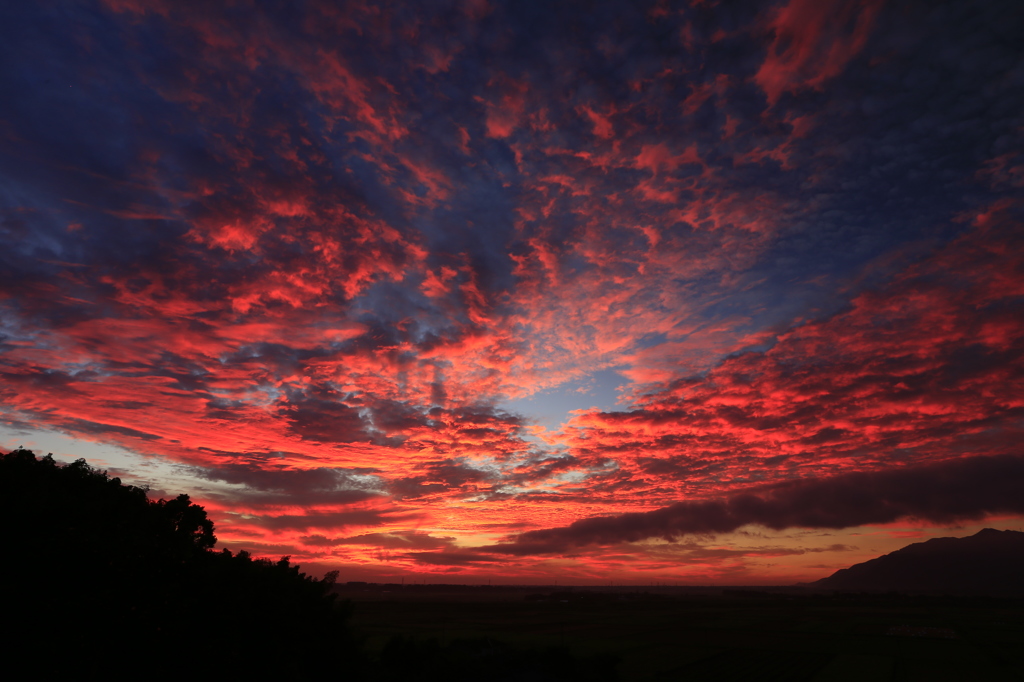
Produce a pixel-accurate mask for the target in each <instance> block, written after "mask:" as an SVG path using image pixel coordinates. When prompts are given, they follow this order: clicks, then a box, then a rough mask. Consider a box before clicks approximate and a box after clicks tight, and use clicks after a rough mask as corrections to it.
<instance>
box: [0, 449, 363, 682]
mask: <svg viewBox="0 0 1024 682" xmlns="http://www.w3.org/2000/svg"><path fill="white" fill-rule="evenodd" d="M0 542H2V543H3V548H4V553H5V557H6V558H5V560H4V561H3V562H2V563H3V569H2V575H0V581H2V583H0V584H2V587H0V590H2V597H0V598H2V599H3V604H4V612H5V620H6V621H7V622H6V625H7V629H8V630H13V634H12V635H10V636H8V637H7V638H6V641H5V642H4V645H5V650H6V651H7V652H8V653H7V654H6V655H5V658H6V661H5V662H6V663H7V664H8V666H11V665H13V664H14V663H15V662H16V661H17V659H21V662H22V663H25V664H28V665H30V666H31V668H30V669H31V670H33V671H34V673H33V676H42V677H46V676H49V675H52V674H69V673H70V674H75V675H76V676H84V675H89V674H102V675H105V676H110V675H114V676H117V672H116V671H121V672H122V673H124V674H128V673H129V671H133V673H135V674H140V675H145V676H147V677H154V676H155V677H169V676H171V675H181V674H187V673H195V672H198V671H200V670H201V671H204V672H210V673H219V674H232V675H235V674H245V675H246V676H252V672H253V671H257V672H258V674H257V675H256V676H257V677H260V678H262V677H264V676H281V677H283V678H285V679H304V678H310V677H313V676H320V675H322V674H323V673H329V675H330V677H331V678H332V679H345V678H346V677H349V678H355V677H358V676H360V667H359V665H358V663H359V660H360V659H359V657H358V656H357V655H356V649H355V647H354V646H353V645H352V642H351V638H350V636H349V634H348V631H347V628H346V625H345V621H346V617H347V612H346V609H345V608H343V607H341V606H339V605H337V604H335V603H334V602H335V595H333V594H332V593H331V586H332V584H333V581H334V577H335V576H328V578H326V579H324V580H316V579H313V578H311V577H309V576H306V575H305V574H303V573H300V572H299V568H298V567H297V566H293V565H291V564H290V562H289V559H288V558H287V557H286V558H283V559H281V560H280V561H278V562H271V561H269V560H265V559H253V558H252V557H251V556H250V555H249V554H248V553H246V552H244V551H243V552H239V553H238V554H232V553H231V552H229V551H228V550H224V551H222V552H214V551H212V547H213V545H214V543H215V542H216V539H215V537H214V528H213V523H212V522H211V521H210V520H209V519H208V518H207V516H206V511H205V510H204V509H203V508H202V507H200V506H198V505H196V504H193V503H192V502H191V501H190V500H189V498H188V496H187V495H179V496H178V497H177V498H175V499H173V500H159V501H150V500H149V499H148V498H147V496H146V491H145V490H143V489H141V488H138V487H135V486H129V485H124V484H122V483H121V481H120V480H119V479H117V478H110V477H109V476H108V475H107V474H106V473H105V472H99V471H96V470H94V469H92V468H91V467H90V466H89V465H88V464H86V462H85V460H78V461H77V462H74V463H73V464H70V465H67V466H59V465H57V463H56V462H54V460H53V458H52V457H50V456H47V457H45V458H43V459H37V458H36V457H35V456H34V455H33V453H32V452H31V451H28V450H21V449H19V450H15V451H13V452H11V453H9V454H7V455H2V456H0Z"/></svg>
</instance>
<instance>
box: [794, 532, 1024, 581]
mask: <svg viewBox="0 0 1024 682" xmlns="http://www.w3.org/2000/svg"><path fill="white" fill-rule="evenodd" d="M810 587H813V588H819V589H828V590H852V591H864V592H876V591H877V592H892V591H896V592H911V593H948V594H991V595H1011V594H1012V595H1024V533H1022V532H1019V531H1015V530H996V529H994V528H985V529H984V530H981V531H979V532H977V533H975V534H974V535H971V536H969V537H965V538H934V539H932V540H928V541H927V542H917V543H914V544H912V545H908V546H906V547H904V548H903V549H899V550H897V551H895V552H891V553H889V554H885V555H883V556H880V557H878V558H877V559H871V560H870V561H865V562H864V563H860V564H854V565H853V566H850V567H849V568H843V569H840V570H838V571H836V572H835V573H833V574H832V575H831V576H829V577H827V578H824V579H822V580H818V581H817V582H814V583H811V584H810Z"/></svg>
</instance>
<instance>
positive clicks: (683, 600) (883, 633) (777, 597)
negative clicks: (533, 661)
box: [338, 585, 1024, 682]
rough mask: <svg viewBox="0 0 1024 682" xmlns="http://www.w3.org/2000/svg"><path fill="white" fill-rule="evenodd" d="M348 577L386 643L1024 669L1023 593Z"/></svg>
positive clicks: (800, 670)
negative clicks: (545, 585) (434, 582)
mask: <svg viewBox="0 0 1024 682" xmlns="http://www.w3.org/2000/svg"><path fill="white" fill-rule="evenodd" d="M556 590H557V588H555V589H538V588H497V587H496V588H486V587H483V588H467V587H462V588H458V589H456V588H454V587H452V588H447V589H446V588H437V589H434V588H431V586H419V585H417V586H412V587H410V586H405V587H403V586H391V589H381V587H380V586H376V587H374V586H367V587H361V586H356V587H351V586H348V587H347V586H339V588H338V591H339V593H340V596H341V598H343V599H350V600H351V601H352V602H353V617H352V625H353V627H354V629H355V630H356V632H357V633H360V634H361V635H362V636H363V637H365V638H366V644H367V647H368V649H369V650H370V651H371V653H373V652H379V651H380V650H381V649H382V648H383V647H384V645H385V643H386V642H387V641H388V640H389V639H390V638H392V637H393V636H395V635H402V636H405V637H412V638H415V639H416V640H431V639H433V640H436V641H437V642H438V643H439V644H440V645H441V646H445V645H446V644H448V643H450V642H452V641H455V640H458V639H474V638H484V637H485V638H492V639H494V640H498V641H500V642H503V643H505V644H507V645H510V646H512V647H516V648H522V649H541V648H549V647H564V648H566V649H568V650H569V652H570V653H571V654H572V655H574V656H577V657H588V656H594V655H607V654H613V655H615V656H616V657H617V658H618V674H619V679H621V680H623V681H626V682H631V681H633V680H638V681H639V680H644V681H651V682H654V681H655V680H737V681H740V680H808V681H813V682H830V681H834V682H839V681H846V680H870V681H876V680H877V681H880V682H885V681H893V682H904V681H907V682H910V681H917V680H922V681H923V680H929V681H935V680H971V681H980V680H986V681H987V680H992V681H1001V680H1022V681H1024V600H1021V599H1019V598H1018V599H997V598H981V597H934V596H931V597H928V596H900V595H875V596H872V595H823V594H806V593H802V592H800V591H799V590H790V591H786V590H778V591H770V590H769V591H751V590H718V589H715V590H711V589H703V590H702V589H695V588H689V589H688V588H603V589H601V590H597V589H594V588H576V589H573V590H567V589H565V588H562V591H556Z"/></svg>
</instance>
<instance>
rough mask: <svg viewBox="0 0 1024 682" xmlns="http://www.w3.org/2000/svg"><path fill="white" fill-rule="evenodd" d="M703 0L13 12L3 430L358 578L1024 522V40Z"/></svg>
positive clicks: (754, 557) (825, 560)
mask: <svg viewBox="0 0 1024 682" xmlns="http://www.w3.org/2000/svg"><path fill="white" fill-rule="evenodd" d="M692 5H693V6H690V7H683V8H678V9H673V10H671V11H670V10H669V9H667V8H666V7H663V6H662V4H661V3H651V4H650V7H647V8H646V9H644V10H641V9H639V5H636V3H611V5H610V6H609V9H608V11H609V12H614V13H615V16H616V17H617V18H616V20H615V21H610V22H608V24H607V25H604V24H602V23H601V22H597V24H595V23H594V22H593V21H592V20H591V19H590V18H588V17H584V16H580V15H579V14H578V12H576V11H574V10H572V9H571V8H568V7H566V8H558V9H550V10H546V11H550V12H553V13H555V14H558V17H556V18H557V19H558V21H554V22H553V23H552V22H548V21H545V22H537V21H535V20H534V16H533V14H531V12H532V11H533V10H531V9H530V7H529V6H531V3H502V2H490V3H461V4H460V3H454V4H453V5H452V7H451V8H449V9H450V11H447V10H446V11H445V12H436V13H435V12H434V11H433V10H428V9H426V8H421V9H416V10H410V11H409V12H408V13H404V12H398V11H395V10H394V8H390V7H383V6H382V7H378V6H377V4H376V3H362V2H353V3H347V4H345V6H344V9H339V6H338V5H337V3H331V2H320V1H314V2H310V3H308V4H307V5H304V7H303V9H302V10H294V12H291V13H287V12H285V13H279V14H276V13H275V12H274V11H271V10H269V9H260V8H251V9H250V10H248V11H245V12H241V13H238V15H237V16H236V14H233V13H232V12H230V11H228V10H225V9H223V8H219V7H215V6H213V5H211V6H210V7H203V8H200V9H196V10H195V11H194V12H192V11H190V12H189V13H187V14H185V13H182V12H180V10H179V9H177V8H176V5H175V4H174V3H171V2H168V1H167V0H116V1H115V0H105V1H103V2H97V4H96V7H94V8H93V9H94V10H95V17H96V19H95V22H94V23H90V24H88V25H86V24H83V23H82V22H78V23H75V22H71V23H70V24H67V23H62V22H64V20H62V19H60V18H58V17H55V16H51V15H50V14H47V13H46V12H43V11H42V10H40V12H42V14H41V15H40V17H37V18H36V19H38V21H37V22H36V23H33V22H35V21H36V19H33V18H32V17H33V16H34V15H32V10H30V9H26V10H24V12H25V14H24V16H22V15H20V14H19V17H21V19H19V21H21V20H24V24H25V26H26V27H30V26H35V25H36V24H37V23H38V24H39V25H40V26H43V25H45V26H47V27H49V28H48V29H47V31H48V32H46V31H44V32H43V33H40V34H38V35H36V34H35V33H33V31H37V29H30V28H25V29H24V34H25V36H26V37H25V40H34V41H35V42H34V43H33V44H35V45H39V46H40V47H39V48H38V49H39V51H40V52H39V53H40V55H41V56H40V57H39V59H38V60H37V61H36V63H35V64H32V65H25V66H24V67H23V71H19V72H18V73H17V74H15V75H12V76H9V78H11V79H14V80H12V81H11V82H12V83H15V85H17V84H20V83H23V82H24V83H44V84H48V83H51V82H57V81H60V82H61V83H65V84H66V83H67V82H71V83H73V84H74V87H72V88H67V89H63V88H62V89H61V90H60V91H59V92H58V91H56V90H54V91H52V92H51V91H50V90H47V89H46V88H47V87H49V86H48V85H45V87H44V86H39V89H38V90H32V93H33V94H31V96H27V97H26V99H25V101H24V102H19V104H18V106H19V107H21V108H18V109H17V111H13V113H12V114H11V116H10V117H9V119H5V120H3V121H0V137H2V139H3V144H4V145H6V146H5V149H7V150H8V152H9V153H7V154H6V156H8V157H10V158H18V159H49V160H48V161H46V162H45V163H43V162H42V161H40V164H42V165H39V167H40V168H42V167H43V166H45V167H46V169H47V170H46V171H45V172H37V171H35V170H33V171H32V172H28V171H25V172H24V173H22V172H21V169H20V167H19V168H14V167H11V168H8V169H7V170H5V171H3V172H6V173H8V175H9V176H10V177H11V178H14V177H15V176H17V177H18V181H17V182H16V183H15V182H14V180H12V181H11V184H10V186H11V187H12V188H13V189H12V190H11V193H10V196H9V197H6V198H4V199H3V201H4V202H6V203H4V204H3V207H2V209H3V214H2V216H0V217H2V226H0V230H2V232H0V234H2V235H3V236H4V239H5V240H6V241H5V243H9V244H11V245H12V246H11V247H10V250H9V251H10V252H9V253H6V254H4V255H3V256H2V258H3V261H2V264H3V266H4V267H3V268H2V271H3V274H2V275H0V285H2V286H0V351H2V359H0V378H2V382H0V446H4V447H6V448H13V447H16V446H18V445H25V446H26V447H30V448H34V449H36V450H37V451H39V452H40V453H44V452H46V451H53V452H54V453H55V454H56V455H57V456H58V457H60V458H63V459H69V458H72V459H73V458H77V457H79V456H82V457H86V459H88V460H89V461H90V462H91V463H92V464H94V465H95V466H98V467H100V468H105V469H109V470H110V472H111V473H112V474H116V475H118V476H121V477H122V478H123V479H124V480H125V481H126V482H131V483H136V484H140V485H148V486H150V488H151V491H152V494H153V495H156V496H169V495H175V494H177V493H179V492H187V493H188V494H190V495H191V496H192V498H193V500H194V501H196V502H198V503H199V504H202V505H203V506H204V507H205V508H206V509H207V510H208V512H209V513H210V516H211V518H212V519H213V520H214V521H215V523H216V526H217V535H218V538H219V541H220V545H221V546H225V547H229V548H233V549H241V548H244V549H248V550H249V551H251V552H253V553H256V554H262V555H268V556H281V555H290V556H291V557H292V558H293V560H294V561H296V562H298V563H301V564H303V565H304V566H308V567H311V569H312V570H315V571H327V570H331V569H332V568H339V569H342V570H343V576H342V580H345V579H346V576H347V579H351V580H377V581H386V580H394V579H397V578H399V577H408V578H410V579H415V580H428V581H432V582H476V581H482V580H495V581H498V582H512V583H515V582H524V583H552V582H555V581H559V582H562V583H566V584H568V583H577V584H602V583H605V582H609V581H615V582H621V583H633V584H647V583H651V582H666V583H686V584H751V585H754V584H779V583H794V582H801V581H809V580H815V579H818V578H821V577H824V576H825V575H827V574H829V573H831V572H833V571H834V570H836V569H838V568H842V567H845V566H848V565H849V564H851V563H856V562H858V561H863V560H866V559H869V558H872V557H873V556H877V555H878V554H880V553H885V552H888V551H893V550H894V549H897V548H898V547H900V546H903V545H904V544H907V543H909V542H911V541H914V540H916V539H926V538H928V537H936V536H939V535H942V534H951V535H964V534H968V533H970V532H973V530H976V529H979V528H981V527H983V526H984V525H992V526H994V527H999V528H1016V527H1018V526H1020V525H1021V519H1024V503H1019V502H1015V501H1014V500H1013V499H1012V496H1010V495H1005V494H1004V492H1005V490H1006V489H1007V486H1009V485H1011V484H1012V483H1013V481H1016V480H1017V479H1016V478H1013V477H1015V476H1019V475H1024V473H1022V472H1024V467H1022V466H1021V465H1020V457H1021V453H1020V449H1019V443H1020V439H1021V436H1022V435H1024V314H1022V303H1024V242H1022V240H1021V237H1020V235H1021V234H1024V225H1022V210H1024V204H1022V203H1021V201H1020V193H1019V188H1020V187H1021V177H1022V171H1021V169H1022V168H1024V156H1022V155H1021V154H1019V153H1017V152H1014V151H1012V150H1014V149H1021V148H1024V146H1022V145H1020V144H1019V143H1020V142H1021V140H1020V137H1021V131H1022V130H1024V121H1022V120H1021V119H1020V116H1019V114H1017V113H1005V114H1000V113H997V112H1019V111H1022V110H1024V106H1017V105H1018V104H1021V105H1024V102H1020V101H1019V100H1020V99H1021V96H1020V94H1019V93H1016V94H1014V93H1012V92H1009V91H1010V90H1012V88H1009V87H1008V86H1006V85H1005V83H1006V82H1009V81H1008V80H1007V79H1008V78H1009V76H1008V75H1007V74H1005V73H1003V72H1002V71H1000V69H1001V68H1004V67H1001V66H999V65H1000V64H1004V63H1010V62H1011V61H1012V60H1011V59H1010V57H1011V56H1012V55H1009V56H1008V55H1003V56H1004V57H1006V58H1005V59H1003V58H1002V57H1000V59H996V58H995V57H992V58H991V59H988V58H986V60H981V61H984V65H982V64H981V63H980V61H979V60H977V59H966V58H963V59H960V58H958V60H957V61H956V63H955V64H952V63H949V64H948V63H946V61H944V60H946V59H947V55H946V52H947V50H946V49H945V48H944V47H943V46H946V45H953V46H956V50H961V52H962V51H968V50H970V49H971V48H970V45H974V44H979V41H981V42H984V39H980V38H976V37H975V38H969V37H968V38H962V37H961V36H959V34H958V33H957V31H958V30H959V29H958V26H959V24H958V22H957V20H955V19H953V18H950V19H948V21H947V23H945V24H942V25H941V26H937V25H936V26H932V28H931V29H929V30H930V31H932V33H929V32H924V31H923V30H921V29H918V28H915V27H914V26H911V25H908V22H907V21H906V20H905V19H904V18H901V17H898V16H895V15H894V14H892V12H893V11H894V10H891V8H889V7H887V6H886V5H885V4H884V3H882V2H879V1H876V0H829V1H828V2H809V1H808V0H785V1H782V2H777V3H768V4H765V3H751V4H750V5H749V6H747V5H746V4H745V3H739V5H737V7H736V9H735V10H734V11H732V12H730V11H726V10H725V9H724V8H722V7H718V6H717V5H716V4H715V3H692ZM83 11H84V10H83ZM993 11H994V10H993ZM44 15H45V16H44ZM90 16H93V15H90ZM837 16H838V17H842V18H843V21H842V22H840V23H836V22H835V21H834V20H833V19H834V17H837ZM986 16H987V15H986ZM90 21H91V20H90ZM40 22H41V23H40ZM911 23H913V22H911ZM982 23H984V22H982ZM988 23H991V24H992V26H986V28H985V29H984V30H990V29H991V30H995V28H994V26H995V24H996V23H997V22H996V21H994V20H992V21H991V22H988ZM51 24H52V25H51ZM71 24H74V26H72V25H71ZM79 24H81V25H79ZM539 24H544V26H540V25H539ZM548 24H551V25H552V26H554V25H559V26H571V27H574V28H573V30H572V31H568V32H567V33H565V34H562V33H558V32H554V33H552V32H551V31H552V30H553V29H550V28H545V27H546V26H548ZM19 25H20V24H19ZM833 25H835V28H833ZM38 30H39V31H41V30H42V29H38ZM978 30H979V31H982V30H983V29H978ZM33 36H35V37H34V38H33ZM47 36H49V37H47ZM54 36H62V38H61V39H60V40H57V39H56V38H55V37H54ZM961 38H962V39H961ZM972 41H973V42H972ZM989 42H992V43H993V44H995V43H996V42H997V41H994V40H993V41H989ZM1004 42H1005V41H1004ZM147 45H148V46H149V47H147ZM999 45H1002V43H999ZM657 46H660V47H657ZM940 47H942V49H940ZM655 48H657V49H655ZM950 49H952V48H950ZM992 49H993V50H996V48H995V47H993V48H992ZM999 49H1002V50H1006V51H1012V50H1011V48H1010V47H1005V46H1004V47H1000V48H999ZM149 50H153V52H152V54H150V52H149ZM954 51H955V50H954ZM961 52H957V54H961ZM155 54H159V55H161V56H160V57H159V59H157V58H156V57H154V56H153V55H155ZM922 55H924V56H922ZM154 60H156V62H160V63H161V64H165V66H160V67H159V68H158V67H156V66H154V63H156V62H155V61H154ZM161 60H163V61H161ZM975 62H979V63H977V64H976V63H975ZM954 68H963V69H967V68H973V69H975V70H976V71H977V73H974V72H972V73H971V74H967V75H961V76H958V77H957V78H953V77H952V76H950V77H949V78H946V79H945V81H943V80H942V79H940V78H939V77H938V76H936V75H935V74H937V73H945V72H946V71H949V70H952V69H954ZM986 69H988V70H986ZM944 70H946V71H944ZM950 72H951V71H950ZM958 73H959V72H958ZM965 73H966V72H965ZM172 74H173V75H172ZM0 78H7V77H0ZM19 79H20V80H19ZM947 81H948V82H947ZM940 82H941V83H942V84H941V85H940ZM892 83H898V84H900V85H899V87H898V88H897V89H898V90H899V94H896V93H895V92H894V91H893V90H892V88H893V87H895V86H891V84H892ZM11 87H15V86H14V85H12V86H11ZM17 87H19V88H20V87H22V86H21V85H17ZM26 87H27V86H26ZM33 87H35V86H34V85H33ZM942 88H948V89H949V92H948V93H945V92H944V91H943V90H942ZM65 90H68V91H65ZM947 95H948V97H949V98H950V100H949V101H952V102H956V103H958V104H957V105H956V106H953V105H952V104H949V102H947V100H946V99H944V97H946V96H947ZM1015 98H1016V99H1015ZM974 101H978V102H981V104H979V108H978V110H977V111H975V110H974V109H971V110H970V111H967V109H968V107H967V105H966V104H963V103H964V102H974ZM68 107H71V108H76V107H77V108H76V109H75V111H77V112H78V113H77V114H76V116H77V117H78V118H77V119H76V121H77V122H75V123H72V122H68V121H66V120H64V119H63V118H60V119H57V118H51V116H52V114H45V115H44V114H43V113H40V112H52V111H56V110H71V109H69V108H68ZM923 112H928V113H927V115H925V113H923ZM937 112H938V113H937ZM958 116H960V117H961V118H957V117H958ZM129 120H131V121H133V123H131V124H130V125H129V124H128V123H127V121H129ZM965 121H966V122H965ZM979 150H984V151H979ZM5 163H6V162H5ZM5 168H6V166H5ZM958 477H959V478H958ZM953 479H956V480H953ZM915 481H921V482H922V483H921V485H922V486H924V485H926V484H927V485H931V486H935V488H934V489H932V488H928V489H925V488H922V489H920V490H918V489H917V487H916V485H917V484H916V483H915ZM958 481H959V482H960V484H962V485H961V487H957V485H958ZM1020 483H1024V480H1021V481H1020ZM935 491H942V495H938V493H936V492H935ZM940 497H941V498H942V499H938V498H940Z"/></svg>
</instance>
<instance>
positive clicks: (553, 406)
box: [500, 369, 629, 430]
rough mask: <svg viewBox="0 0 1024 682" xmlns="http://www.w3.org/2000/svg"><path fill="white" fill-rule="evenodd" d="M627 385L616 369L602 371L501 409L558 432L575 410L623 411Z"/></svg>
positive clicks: (506, 404)
mask: <svg viewBox="0 0 1024 682" xmlns="http://www.w3.org/2000/svg"><path fill="white" fill-rule="evenodd" d="M628 383H629V380H628V379H626V378H625V377H624V376H622V375H621V374H619V373H618V372H617V371H615V370H614V369H602V370H598V371H595V372H591V373H589V374H587V375H586V376H585V377H583V378H581V379H577V380H573V381H568V382H566V383H564V384H561V385H560V386H556V387H554V388H549V389H546V390H543V391H538V392H537V393H534V394H533V395H531V396H529V397H526V398H518V399H516V400H506V401H503V402H501V403H500V406H501V407H502V408H503V409H505V410H508V411H509V412H513V413H515V414H520V415H523V416H525V417H526V418H527V419H529V420H530V421H532V422H534V423H536V424H539V425H540V426H543V427H544V428H546V429H548V430H556V429H558V428H559V427H561V426H562V424H564V423H565V422H566V421H567V420H568V419H569V417H570V416H571V412H572V411H574V410H585V409H589V408H597V409H599V410H614V409H621V408H622V406H621V405H619V403H618V401H619V396H620V389H621V388H623V387H624V386H625V385H626V384H628Z"/></svg>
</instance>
